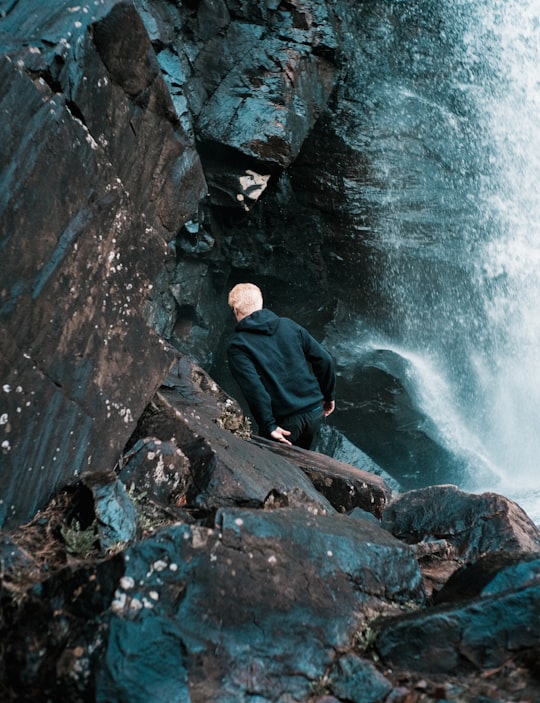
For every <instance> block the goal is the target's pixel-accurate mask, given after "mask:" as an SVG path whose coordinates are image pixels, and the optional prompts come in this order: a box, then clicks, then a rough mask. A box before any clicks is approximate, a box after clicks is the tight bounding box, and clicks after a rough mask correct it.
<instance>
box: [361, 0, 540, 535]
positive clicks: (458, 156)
mask: <svg viewBox="0 0 540 703" xmlns="http://www.w3.org/2000/svg"><path fill="white" fill-rule="evenodd" d="M362 13H363V15H364V16H363V18H362V25H363V26H365V27H366V41H371V42H372V43H371V45H370V46H369V48H368V50H367V51H366V52H365V54H364V55H363V56H362V57H361V58H360V63H359V67H358V76H359V77H358V84H359V85H358V87H359V89H360V90H362V91H363V92H364V94H369V95H371V96H372V101H373V102H372V105H371V106H370V107H371V109H370V111H369V116H367V117H365V118H364V119H365V122H364V124H363V128H364V129H365V130H366V132H369V131H371V133H372V134H374V135H375V136H374V137H373V139H372V141H371V143H370V146H369V149H368V158H369V162H370V168H371V173H372V175H373V178H372V182H376V183H377V184H382V185H379V186H378V187H377V188H376V189H375V190H376V192H372V193H370V192H369V191H368V189H366V188H365V185H364V190H363V197H364V199H365V200H366V201H368V205H371V211H372V212H375V213H376V216H375V217H374V224H373V225H372V227H371V242H370V244H371V246H372V247H374V249H377V250H378V251H382V252H383V256H384V259H385V262H384V263H385V265H384V267H383V269H384V272H385V273H384V275H383V278H382V280H381V282H380V293H381V296H382V297H383V298H384V299H385V300H386V301H387V307H388V308H389V309H391V313H390V314H389V315H388V316H387V317H386V319H384V320H382V321H381V323H380V329H379V330H377V334H378V335H379V337H384V339H385V344H386V346H387V347H391V348H394V349H399V350H400V353H401V354H403V355H405V356H406V357H407V358H410V359H413V362H414V363H415V366H416V368H417V372H418V384H419V387H420V393H421V394H423V396H424V397H425V398H426V399H427V400H426V403H427V404H429V405H431V407H430V408H429V411H430V412H431V413H432V415H433V414H436V415H437V419H438V421H439V423H440V426H441V427H442V428H443V432H448V433H450V434H451V435H452V439H453V441H456V438H457V441H458V442H459V443H461V445H462V446H463V447H465V448H466V449H468V450H470V451H472V452H474V453H475V454H476V455H478V456H481V457H482V459H483V460H485V462H486V463H487V464H489V466H490V467H491V468H493V469H494V471H495V472H496V474H498V476H500V478H501V484H500V485H498V486H497V490H500V491H501V492H505V493H506V494H507V495H511V496H512V497H515V498H516V499H518V500H519V502H520V503H521V504H522V505H523V507H525V509H526V510H528V512H529V514H530V515H531V516H532V517H533V518H534V519H536V520H537V521H538V519H540V471H539V468H540V467H539V464H540V196H539V195H538V192H539V185H538V184H539V183H540V118H539V115H540V0H477V1H476V2H471V1H470V0H450V1H449V2H447V3H438V2H437V3H430V2H412V3H400V2H394V3H390V4H388V3H379V2H375V3H367V4H364V5H363V9H362ZM369 37H371V39H369ZM373 37H376V38H377V42H374V41H373ZM377 43H378V48H377V46H376V44H377ZM391 57H394V58H391ZM396 57H397V58H396ZM359 187H360V186H359ZM372 190H373V189H372ZM379 342H380V339H379V340H378V343H379ZM435 384H438V386H436V385H435ZM443 387H444V393H443V392H440V388H443ZM422 388H423V390H422ZM437 388H439V390H437ZM435 406H437V407H436V408H435ZM445 418H446V420H445ZM445 425H446V429H444V427H445ZM485 488H486V489H489V488H495V487H494V486H486V487H485Z"/></svg>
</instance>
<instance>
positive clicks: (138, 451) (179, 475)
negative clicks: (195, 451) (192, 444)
mask: <svg viewBox="0 0 540 703" xmlns="http://www.w3.org/2000/svg"><path fill="white" fill-rule="evenodd" d="M121 464H122V466H121V468H120V470H119V472H118V477H119V478H120V480H121V481H122V483H123V484H124V485H125V486H127V487H128V488H131V487H132V486H133V487H134V488H135V489H136V490H137V491H138V492H139V493H143V494H144V495H148V496H149V497H150V498H152V500H154V501H156V502H158V503H161V504H163V505H170V504H172V503H178V502H180V501H182V502H183V499H184V498H185V495H186V493H187V490H188V487H189V485H190V483H191V473H190V466H189V460H188V458H187V457H186V455H185V454H184V453H183V452H182V450H181V449H179V448H178V447H177V446H176V445H175V444H174V442H162V441H161V440H160V439H156V438H152V437H149V438H147V439H144V440H139V441H138V442H137V443H136V444H135V445H134V446H133V447H132V449H131V450H130V451H129V452H128V453H126V454H124V456H123V457H122V462H121Z"/></svg>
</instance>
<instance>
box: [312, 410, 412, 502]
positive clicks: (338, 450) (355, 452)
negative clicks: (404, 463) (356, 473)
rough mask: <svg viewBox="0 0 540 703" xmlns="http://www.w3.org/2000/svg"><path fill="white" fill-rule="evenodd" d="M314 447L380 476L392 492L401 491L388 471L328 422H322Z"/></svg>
mask: <svg viewBox="0 0 540 703" xmlns="http://www.w3.org/2000/svg"><path fill="white" fill-rule="evenodd" d="M330 419H331V418H330ZM314 449H315V450H316V451H318V452H321V453H322V454H326V455H327V456H331V457H333V458H334V459H337V460H338V461H342V462H344V463H345V464H350V465H351V466H356V467H357V468H359V469H362V470H364V471H369V473H370V474H375V475H376V476H380V477H381V478H382V479H383V480H384V482H385V483H386V485H387V486H389V487H390V489H391V490H392V492H394V493H402V492H403V488H402V486H401V485H400V484H399V483H398V482H397V481H396V480H395V479H394V478H393V477H392V476H390V474H389V473H387V472H386V471H385V470H384V469H382V468H381V467H380V466H379V465H378V464H376V463H375V462H374V461H373V459H372V458H371V457H369V456H368V455H367V454H366V453H365V452H363V451H362V450H361V449H359V448H358V447H357V446H356V445H355V444H353V443H352V442H351V441H350V440H349V439H348V438H347V437H345V435H344V434H343V433H342V432H340V431H339V430H338V428H337V427H334V426H332V425H329V424H328V423H325V424H323V426H322V427H321V432H320V436H319V439H318V441H317V443H316V445H315V447H314Z"/></svg>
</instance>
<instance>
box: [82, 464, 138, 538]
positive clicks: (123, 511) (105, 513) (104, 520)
mask: <svg viewBox="0 0 540 703" xmlns="http://www.w3.org/2000/svg"><path fill="white" fill-rule="evenodd" d="M99 478H100V480H99V481H96V480H95V476H92V477H86V476H84V475H83V476H82V479H81V480H82V482H83V483H84V485H86V486H88V487H89V488H90V490H91V492H92V496H93V499H94V513H95V516H96V532H97V536H98V538H99V542H100V546H101V549H102V550H103V551H104V552H106V551H107V550H108V549H112V548H117V547H118V545H119V544H120V545H121V544H123V543H127V542H132V541H133V540H134V539H135V537H136V536H137V511H136V510H135V506H134V505H133V503H132V501H131V499H130V497H129V496H128V493H127V490H126V488H125V486H124V484H123V483H122V482H121V481H118V480H117V479H116V477H115V476H114V475H113V476H109V477H108V480H107V478H106V477H103V476H100V477H99Z"/></svg>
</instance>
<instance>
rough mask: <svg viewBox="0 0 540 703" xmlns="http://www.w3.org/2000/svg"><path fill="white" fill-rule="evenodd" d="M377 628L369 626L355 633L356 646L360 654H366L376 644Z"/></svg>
mask: <svg viewBox="0 0 540 703" xmlns="http://www.w3.org/2000/svg"><path fill="white" fill-rule="evenodd" d="M378 634H379V633H378V632H377V630H374V629H373V628H371V627H369V626H367V627H365V628H364V629H363V630H358V631H357V632H355V633H354V648H355V650H356V651H357V652H358V653H359V654H364V653H365V652H367V651H369V650H370V649H371V648H372V647H373V645H374V644H375V640H376V639H377V635H378Z"/></svg>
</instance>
